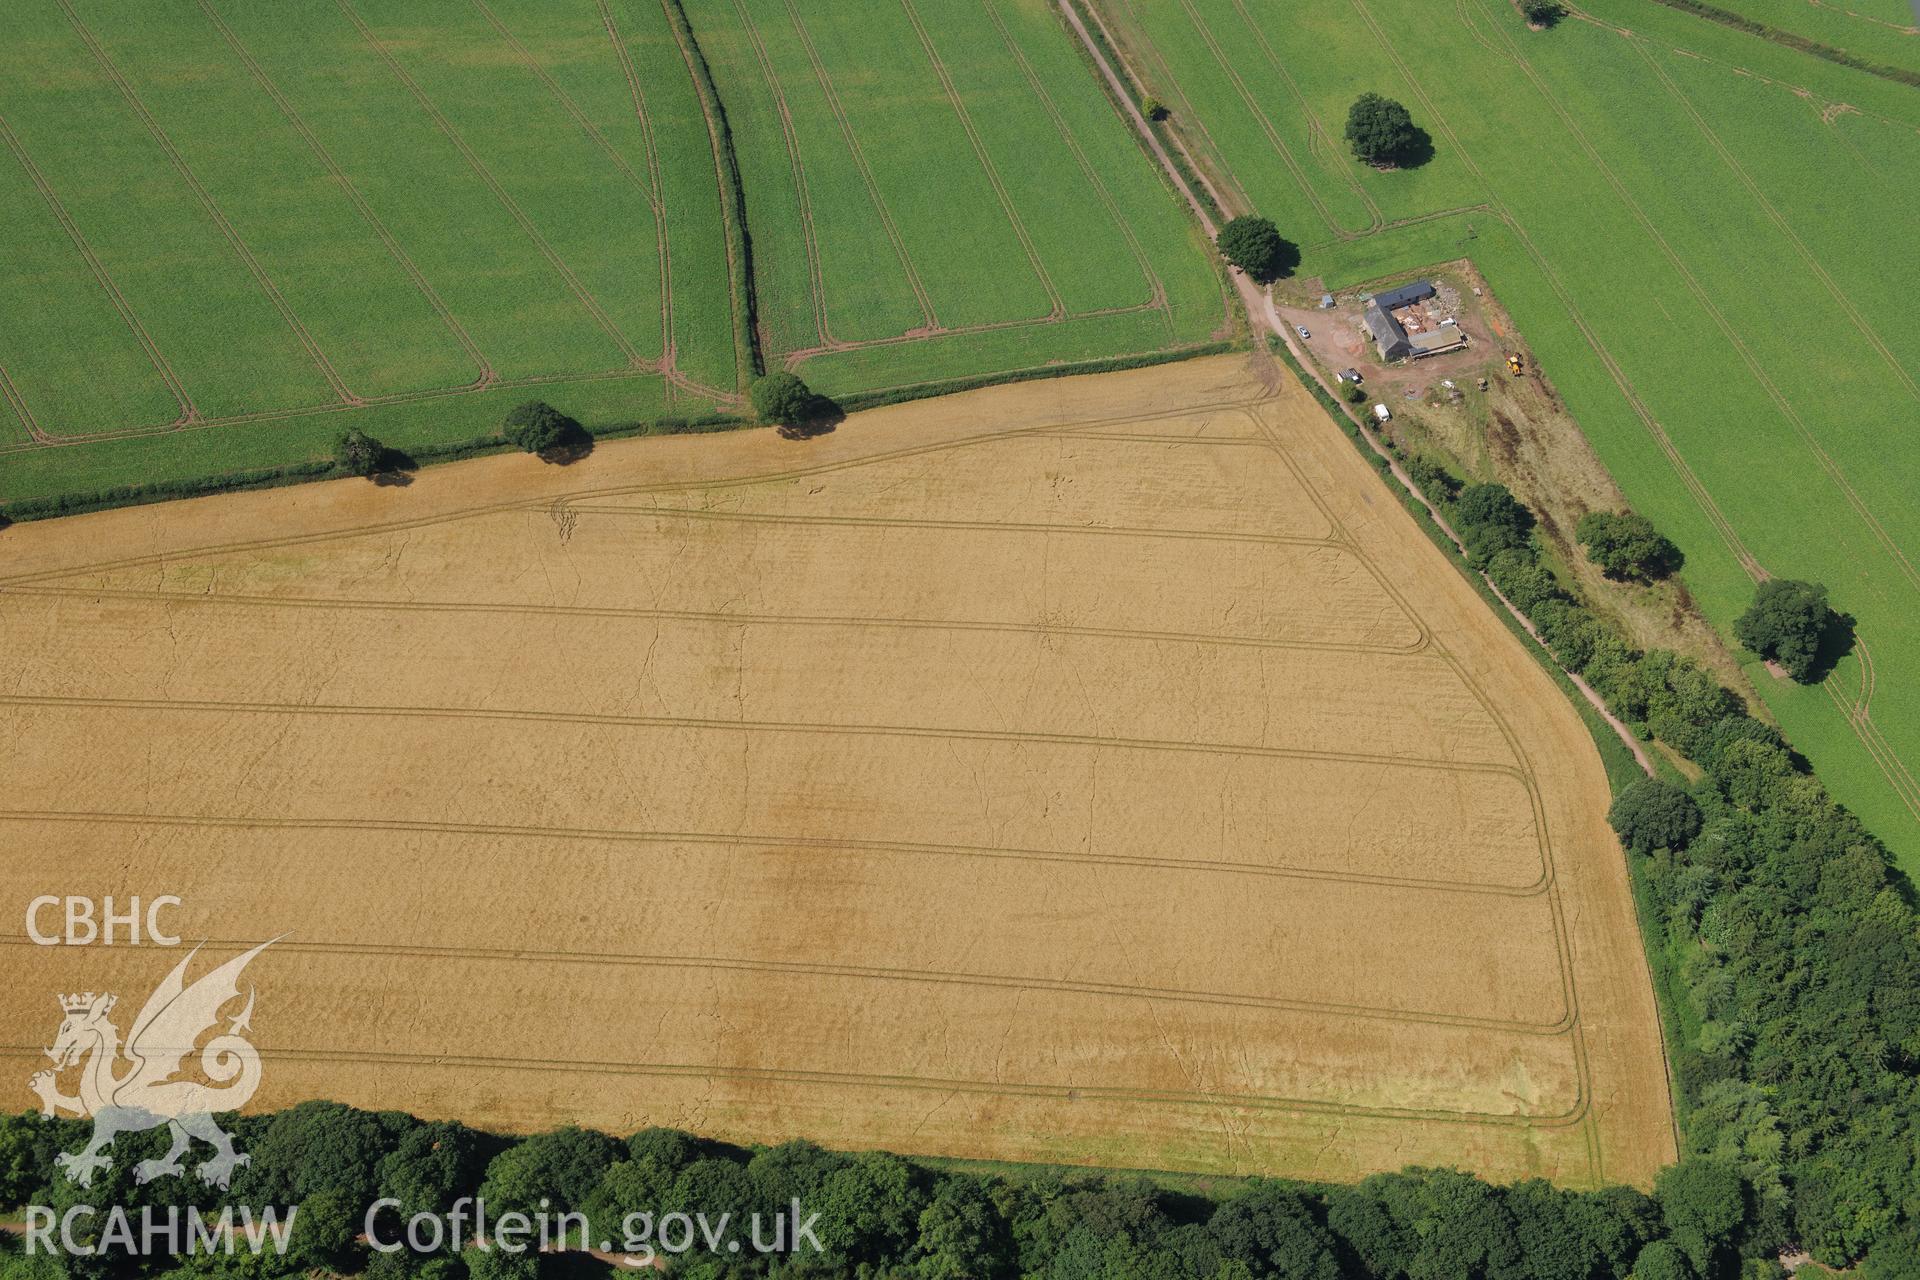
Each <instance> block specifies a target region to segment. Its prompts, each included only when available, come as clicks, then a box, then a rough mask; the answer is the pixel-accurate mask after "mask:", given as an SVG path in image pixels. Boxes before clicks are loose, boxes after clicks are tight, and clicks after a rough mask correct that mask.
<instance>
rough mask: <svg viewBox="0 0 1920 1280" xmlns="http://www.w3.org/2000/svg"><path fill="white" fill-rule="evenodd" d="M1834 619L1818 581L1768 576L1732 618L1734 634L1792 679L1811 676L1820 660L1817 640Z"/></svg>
mask: <svg viewBox="0 0 1920 1280" xmlns="http://www.w3.org/2000/svg"><path fill="white" fill-rule="evenodd" d="M1832 622H1833V610H1832V609H1831V608H1829V607H1828V605H1827V589H1826V588H1825V587H1824V586H1822V585H1820V584H1819V583H1817V582H1801V581H1799V580H1798V579H1794V578H1769V579H1767V580H1766V581H1765V582H1763V583H1761V584H1760V585H1759V587H1758V588H1756V589H1755V591H1754V593H1753V603H1752V604H1751V605H1749V606H1748V607H1747V611H1746V612H1745V613H1743V614H1741V615H1740V616H1739V617H1738V618H1737V619H1735V620H1734V624H1733V634H1734V635H1736V636H1738V637H1739V639H1740V643H1741V644H1743V645H1745V646H1747V648H1749V649H1751V650H1753V651H1754V652H1755V653H1757V654H1759V655H1760V656H1761V657H1763V658H1772V659H1773V660H1774V661H1776V662H1778V663H1779V664H1780V665H1781V666H1783V667H1785V668H1786V669H1787V674H1788V675H1790V676H1792V677H1793V678H1794V679H1795V680H1800V681H1805V680H1806V679H1808V677H1810V676H1811V675H1812V674H1813V672H1814V669H1815V666H1816V664H1817V663H1818V662H1819V659H1820V642H1821V640H1822V639H1823V638H1824V637H1825V636H1826V633H1827V628H1828V627H1829V626H1830V625H1831V624H1832Z"/></svg>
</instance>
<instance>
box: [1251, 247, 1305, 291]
mask: <svg viewBox="0 0 1920 1280" xmlns="http://www.w3.org/2000/svg"><path fill="white" fill-rule="evenodd" d="M1299 267H1300V246H1299V245H1297V244H1295V243H1294V242H1293V241H1291V240H1289V239H1287V238H1286V237H1285V236H1281V237H1280V247H1279V248H1278V249H1277V250H1276V251H1275V252H1274V255H1273V261H1272V262H1271V263H1269V264H1268V267H1267V270H1265V271H1263V272H1261V273H1260V274H1259V275H1257V276H1255V277H1254V279H1255V280H1257V281H1258V282H1259V283H1261V284H1272V283H1273V282H1274V281H1275V280H1286V279H1289V278H1290V277H1291V276H1292V275H1293V273H1294V272H1295V271H1296V270H1298V269H1299Z"/></svg>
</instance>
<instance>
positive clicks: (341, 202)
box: [0, 0, 745, 499]
mask: <svg viewBox="0 0 1920 1280" xmlns="http://www.w3.org/2000/svg"><path fill="white" fill-rule="evenodd" d="M8 16H9V20H10V21H9V31H8V39H7V41H6V43H5V45H4V47H3V48H0V148H3V150H4V154H0V222H4V225H5V226H6V228H7V244H8V253H7V255H6V257H5V259H4V260H3V261H0V274H3V277H4V280H5V290H6V296H7V298H8V300H9V302H10V304H11V305H9V306H8V307H7V308H5V311H4V314H0V369H4V378H3V379H0V389H3V390H4V391H5V393H6V399H7V401H8V408H9V412H8V414H7V420H6V426H5V428H4V429H5V431H6V433H7V434H6V436H5V439H4V441H0V447H3V448H4V449H5V452H4V453H0V499H5V498H15V497H21V496H39V495H45V494H55V493H60V492H65V491H72V490H86V489H98V488H105V487H110V486H114V485H121V484H127V483H132V482H137V481H152V480H156V479H158V480H168V479H175V478H183V477H192V476H196V475H205V474H211V473H219V472H222V471H231V470H236V469H246V468H257V467H269V466H275V465H280V464H284V463H287V462H290V461H298V460H301V459H305V458H309V457H312V456H315V455H316V454H320V453H324V451H325V449H326V448H327V446H328V443H329V442H330V441H331V440H332V438H333V437H334V436H336V435H337V434H338V433H339V432H340V431H341V430H343V429H344V428H345V427H346V426H348V425H358V426H362V427H364V428H366V429H367V430H369V431H372V432H374V433H376V434H378V435H379V436H380V438H382V439H384V440H385V441H386V442H387V443H388V444H390V445H395V446H400V447H419V446H425V445H432V444H435V443H437V442H443V441H448V440H458V439H465V438H471V437H474V436H476V435H480V434H484V433H485V432H486V431H487V430H489V429H490V428H491V427H492V426H493V425H494V424H495V423H497V421H498V420H499V416H500V414H501V412H502V410H503V409H504V408H505V407H506V406H509V405H511V404H513V403H515V402H516V401H518V400H520V399H524V398H526V397H527V396H528V395H529V394H530V392H529V388H531V387H534V386H543V387H544V386H548V385H549V384H551V385H552V390H550V391H548V392H545V393H544V394H547V395H549V396H551V398H553V399H555V400H559V401H564V402H566V404H567V406H568V408H569V409H570V410H572V411H573V412H575V413H577V414H579V415H580V416H582V417H583V418H588V419H589V420H593V419H601V420H605V419H611V418H624V419H638V418H647V417H651V416H657V415H661V414H665V413H668V412H675V413H683V414H685V413H701V412H710V411H711V410H712V409H713V408H714V407H715V405H716V404H718V403H720V402H722V401H725V400H728V399H730V398H731V397H733V396H734V395H735V394H736V393H737V391H738V389H739V383H740V380H741V370H742V368H743V361H744V359H745V352H744V351H742V350H740V349H739V347H740V345H741V344H739V343H737V342H736V340H735V325H734V319H733V318H734V316H735V314H736V313H737V312H738V311H739V310H741V309H742V307H743V305H744V304H743V302H742V300H741V299H742V296H743V290H742V289H738V288H734V287H732V286H731V285H730V280H729V253H728V236H727V232H726V228H725V226H724V223H723V219H724V217H725V216H726V205H725V199H724V196H723V188H722V186H721V183H720V178H719V173H718V169H717V166H716V164H715V155H714V151H713V148H712V145H711V142H710V134H709V130H708V127H707V121H706V116H705V114H704V113H703V111H702V106H701V100H700V96H699V94H698V92H697V90H696V82H695V79H694V73H693V68H692V64H691V62H690V60H689V58H688V56H687V51H686V49H685V48H683V43H684V42H683V41H682V40H681V39H679V38H678V37H677V36H676V33H675V31H674V29H673V27H672V25H671V24H670V22H669V20H668V13H667V11H666V10H664V9H662V8H661V7H660V6H658V5H651V6H650V5H646V4H640V3H625V2H623V0H605V2H604V3H596V4H584V3H583V4H575V5H569V6H566V7H565V8H564V9H554V8H553V7H551V6H546V5H542V4H538V3H534V2H533V0H484V2H481V0H475V3H473V4H471V5H461V6H447V5H441V4H436V3H429V2H427V0H380V2H379V3H359V2H357V0H342V2H341V3H339V4H303V5H296V6H276V7H274V8H273V9H272V10H271V11H269V10H267V9H263V8H261V7H260V6H257V5H245V4H239V3H235V2H234V0H155V2H154V3H151V4H142V5H138V6H129V5H114V4H105V3H99V2H98V0H22V2H21V3H19V4H17V5H13V6H10V7H9V13H8ZM81 138H84V139H85V143H86V145H84V146H80V145H76V142H77V140H79V139H81Z"/></svg>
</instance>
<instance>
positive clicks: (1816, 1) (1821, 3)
mask: <svg viewBox="0 0 1920 1280" xmlns="http://www.w3.org/2000/svg"><path fill="white" fill-rule="evenodd" d="M1807 3H1808V4H1810V5H1812V6H1813V7H1814V8H1816V9H1827V10H1830V11H1831V12H1833V13H1839V14H1845V15H1846V16H1847V17H1849V18H1853V19H1855V20H1857V21H1860V22H1871V23H1873V24H1874V25H1875V26H1877V27H1885V28H1887V29H1888V30H1889V31H1892V32H1895V33H1897V34H1899V35H1903V36H1920V26H1915V25H1914V24H1912V23H1903V22H1888V21H1887V20H1886V19H1885V18H1876V17H1874V16H1873V15H1872V14H1870V13H1860V12H1858V11H1857V10H1853V9H1849V8H1847V7H1846V6H1845V5H1839V4H1828V3H1827V0H1807ZM1914 12H1915V13H1916V14H1920V9H1916V10H1915V11H1914Z"/></svg>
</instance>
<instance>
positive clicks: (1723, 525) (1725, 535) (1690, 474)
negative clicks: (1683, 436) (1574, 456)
mask: <svg viewBox="0 0 1920 1280" xmlns="http://www.w3.org/2000/svg"><path fill="white" fill-rule="evenodd" d="M1351 3H1352V4H1353V7H1354V9H1355V10H1356V11H1357V12H1358V14H1359V15H1360V18H1361V20H1362V21H1363V22H1365V23H1366V24H1367V26H1368V28H1369V29H1370V30H1371V31H1372V32H1373V34H1374V38H1375V41H1376V42H1377V43H1378V44H1379V46H1380V48H1381V50H1382V51H1383V52H1385V53H1386V55H1387V57H1388V58H1389V59H1391V60H1392V61H1393V63H1394V64H1395V65H1396V66H1397V67H1399V68H1400V71H1401V74H1402V75H1403V76H1405V77H1406V80H1407V83H1408V85H1409V87H1410V88H1411V89H1412V91H1413V93H1414V94H1415V96H1417V97H1418V98H1419V99H1420V103H1421V106H1422V107H1423V108H1424V109H1425V111H1426V112H1427V114H1428V115H1429V116H1430V117H1431V118H1432V119H1433V121H1434V123H1435V124H1436V125H1437V126H1438V127H1439V129H1440V131H1441V132H1442V133H1443V134H1444V135H1445V136H1446V138H1447V140H1448V141H1449V142H1451V143H1452V144H1453V147H1454V150H1455V151H1456V152H1457V153H1458V154H1459V156H1460V160H1461V163H1462V164H1463V165H1465V166H1466V168H1467V170H1468V171H1469V172H1470V173H1472V174H1473V176H1474V178H1475V180H1477V181H1478V182H1479V183H1480V186H1481V189H1482V190H1483V191H1484V192H1485V193H1486V195H1487V198H1488V201H1489V203H1490V205H1491V207H1492V209H1493V211H1494V212H1495V213H1496V214H1497V215H1498V216H1499V218H1500V219H1501V221H1502V223H1504V224H1505V225H1506V227H1507V228H1508V230H1510V231H1511V232H1512V233H1513V235H1514V237H1515V239H1517V240H1518V241H1519V243H1520V244H1521V246H1522V247H1523V248H1525V249H1526V251H1527V254H1528V256H1529V257H1531V258H1532V259H1533V261H1534V264H1535V266H1536V267H1537V268H1538V269H1539V271H1540V273H1541V276H1542V278H1544V279H1545V280H1546V281H1547V285H1548V287H1549V288H1551V289H1552V290H1553V291H1554V294H1555V296H1556V297H1558V298H1559V300H1560V302H1561V305H1562V307H1563V308H1564V309H1565V311H1566V314H1567V317H1568V318H1569V319H1570V320H1572V321H1573V323H1574V325H1575V326H1576V327H1577V328H1578V329H1579V330H1580V333H1581V336H1582V337H1584V338H1585V339H1586V340H1587V345H1588V346H1589V347H1590V348H1591V349H1592V350H1593V353H1594V355H1595V356H1596V357H1597V358H1598V359H1599V360H1600V362H1601V365H1602V366H1603V367H1604V368H1605V369H1606V370H1607V373H1608V376H1609V377H1610V378H1611V379H1612V380H1613V383H1614V386H1615V387H1616V388H1617V389H1618V390H1619V391H1620V394H1621V396H1622V397H1623V398H1624V399H1625V400H1626V401H1627V404H1628V406H1629V407H1631V408H1632V409H1633V411H1634V413H1635V415H1636V416H1638V417H1639V419H1640V421H1641V423H1642V425H1643V426H1645V428H1646V429H1647V433H1648V435H1649V437H1650V438H1652V440H1653V441H1654V443H1655V445H1657V446H1658V447H1659V449H1660V451H1661V453H1662V454H1663V455H1664V456H1665V457H1666V459H1667V462H1668V464H1669V465H1670V466H1671V467H1672V468H1673V471H1674V474H1675V475H1676V476H1677V477H1678V478H1679V480H1680V482H1681V483H1682V485H1684V486H1685V487H1686V489H1687V492H1688V493H1689V494H1690V495H1691V496H1692V498H1693V500H1694V503H1695V505H1696V506H1698V507H1699V509H1700V511H1701V514H1702V515H1704V516H1705V517H1706V518H1707V521H1708V523H1709V524H1711V525H1712V526H1713V528H1714V530H1715V532H1717V533H1718V534H1719V535H1720V539H1721V541H1722V542H1723V543H1724V544H1725V545H1726V547H1727V550H1728V551H1729V552H1730V553H1731V554H1732V555H1733V557H1734V559H1735V561H1737V562H1738V563H1739V565H1740V567H1741V568H1742V569H1744V570H1745V571H1746V573H1747V575H1748V576H1749V577H1750V578H1752V579H1753V580H1754V581H1756V582H1759V581H1763V580H1764V579H1766V578H1767V577H1768V576H1769V574H1768V573H1767V571H1766V569H1765V568H1764V567H1762V565H1761V564H1760V561H1759V559H1758V558H1757V557H1755V556H1754V554H1753V553H1752V551H1750V550H1749V549H1748V548H1747V545H1746V543H1745V542H1744V541H1743V540H1742V539H1741V537H1740V534H1739V532H1738V531H1737V530H1736V529H1735V528H1734V527H1733V524H1732V522H1731V521H1730V520H1728V519H1727V517H1726V515H1725V513H1724V512H1722V511H1721V510H1720V506H1719V503H1717V502H1716V501H1715V500H1714V498H1713V495H1712V494H1711V493H1709V492H1708V491H1707V488H1706V485H1705V484H1704V483H1702V481H1701V480H1700V478H1699V476H1698V475H1697V474H1696V473H1695V472H1694V470H1693V468H1692V466H1691V465H1690V464H1689V463H1688V462H1687V460H1686V458H1685V457H1684V456H1683V455H1682V454H1681V453H1680V450H1679V448H1678V446H1676V445H1675V444H1674V443H1673V439H1672V437H1671V436H1669V435H1668V434H1667V431H1666V429H1665V428H1664V427H1663V426H1661V425H1660V422H1659V420H1658V419H1657V418H1656V417H1654V415H1653V412H1652V410H1651V409H1649V408H1648V407H1647V405H1646V403H1645V402H1644V401H1643V400H1641V398H1640V395H1639V393H1638V391H1636V390H1635V389H1634V386H1633V383H1632V381H1631V380H1630V379H1629V378H1628V377H1627V376H1626V372H1625V370H1624V369H1622V368H1621V367H1620V364H1619V362H1618V361H1617V360H1616V359H1615V358H1614V356H1613V353H1612V352H1611V351H1610V350H1608V348H1607V346H1606V344H1605V343H1604V342H1602V341H1601V340H1600V336H1599V334H1598V333H1597V332H1596V331H1595V330H1594V329H1593V326H1592V324H1591V323H1590V322H1589V321H1588V320H1587V318H1586V316H1585V315H1584V313H1582V312H1581V310H1580V308H1579V306H1578V304H1577V303H1576V302H1575V301H1574V298H1573V295H1572V293H1571V292H1570V291H1569V290H1568V289H1567V286H1566V284H1565V282H1564V281H1563V280H1561V278H1560V275H1559V272H1558V271H1557V270H1556V269H1555V268H1554V266H1553V264H1552V262H1551V260H1550V259H1549V258H1548V257H1547V255H1546V254H1545V253H1544V252H1543V251H1542V250H1541V249H1540V247H1539V246H1538V245H1537V244H1535V243H1534V241H1533V237H1532V236H1531V235H1530V234H1529V233H1528V232H1527V230H1526V228H1525V227H1524V226H1523V225H1522V224H1521V222H1520V220H1519V219H1518V218H1517V217H1515V216H1514V214H1513V212H1512V210H1510V209H1509V208H1508V207H1507V206H1506V204H1505V203H1504V202H1502V201H1501V200H1500V198H1499V196H1498V195H1497V194H1496V193H1495V192H1494V189H1493V186H1492V184H1491V183H1490V182H1489V181H1488V180H1487V177H1486V175H1485V173H1484V172H1483V171H1482V170H1481V168H1480V166H1479V164H1478V162H1477V161H1475V160H1474V158H1473V156H1472V155H1471V153H1469V152H1468V151H1467V149H1466V148H1465V146H1463V145H1462V144H1461V141H1460V138H1459V136H1458V135H1457V134H1455V133H1454V131H1453V127H1452V126H1451V125H1450V124H1449V123H1448V122H1447V119H1446V117H1445V116H1444V115H1443V114H1441V112H1440V110H1439V109H1438V107H1437V106H1436V105H1435V104H1434V102H1433V99H1432V98H1431V97H1430V96H1428V94H1427V92H1426V90H1425V88H1424V86H1422V85H1421V83H1420V82H1419V80H1418V79H1417V78H1415V77H1414V75H1413V71H1412V68H1410V67H1408V66H1407V65H1406V62H1405V61H1404V60H1403V59H1402V58H1401V57H1400V55H1399V52H1398V51H1397V50H1395V49H1394V47H1393V45H1392V43H1391V41H1390V40H1389V39H1388V38H1387V34H1386V32H1385V31H1384V30H1383V29H1382V28H1381V27H1380V25H1379V23H1378V22H1377V21H1376V20H1375V19H1374V17H1373V15H1372V13H1371V12H1370V11H1369V10H1368V9H1367V7H1366V3H1365V0H1351ZM1456 3H1458V4H1459V6H1460V8H1459V13H1460V17H1461V20H1462V21H1463V22H1464V23H1466V24H1467V26H1468V28H1469V30H1471V31H1474V34H1475V36H1476V38H1480V37H1479V33H1478V32H1477V30H1475V29H1474V28H1475V24H1474V20H1473V18H1472V17H1471V15H1470V14H1468V12H1467V10H1466V8H1465V4H1466V0H1456ZM1621 30H1622V34H1626V35H1632V34H1633V33H1631V32H1627V31H1625V30H1624V29H1621ZM1483 43H1484V40H1483ZM1529 71H1530V68H1529ZM1536 85H1537V81H1536ZM1542 92H1546V91H1545V90H1544V89H1542ZM1548 96H1549V97H1551V94H1549V95H1548ZM1554 105H1555V108H1556V109H1560V108H1559V104H1558V102H1557V101H1556V102H1555V104H1554ZM1563 114H1564V112H1563ZM1581 141H1582V142H1583V144H1584V143H1585V138H1584V137H1582V139H1581ZM1609 176H1611V175H1609ZM1662 247H1663V248H1664V247H1666V246H1665V245H1664V242H1663V245H1662ZM1669 252H1671V250H1670V249H1669ZM1840 706H1841V710H1842V713H1843V714H1845V715H1846V716H1847V720H1848V724H1849V726H1850V727H1851V728H1852V729H1853V732H1854V734H1855V736H1856V737H1858V738H1859V739H1860V741H1861V744H1862V745H1863V746H1864V747H1865V748H1866V749H1867V751H1868V753H1869V754H1870V755H1873V756H1874V758H1875V760H1876V762H1878V761H1880V760H1881V759H1882V756H1881V754H1880V752H1879V750H1878V749H1877V745H1884V743H1885V739H1884V737H1883V736H1881V734H1880V731H1879V728H1878V726H1876V725H1874V724H1873V722H1872V719H1871V717H1870V716H1866V715H1861V716H1858V717H1856V716H1854V715H1852V714H1850V713H1848V711H1847V708H1846V706H1845V705H1844V702H1842V703H1841V704H1840ZM1870 738H1871V739H1873V741H1869V739H1870ZM1887 758H1889V759H1891V760H1892V762H1893V764H1894V765H1897V766H1899V770H1900V772H1901V773H1903V774H1904V773H1905V772H1906V771H1905V766H1904V765H1903V764H1900V762H1899V759H1898V755H1897V753H1893V752H1891V751H1890V750H1889V751H1888V752H1887ZM1880 767H1881V769H1882V772H1886V773H1889V781H1890V782H1894V791H1895V794H1896V796H1897V798H1899V799H1900V800H1901V802H1902V803H1903V804H1904V805H1905V806H1906V807H1907V809H1908V810H1909V812H1911V813H1912V814H1913V816H1914V817H1915V818H1916V819H1920V796H1914V797H1912V798H1910V797H1909V794H1908V792H1907V791H1906V789H1905V788H1904V787H1903V786H1902V785H1901V783H1899V782H1898V781H1895V779H1894V778H1893V777H1892V776H1891V773H1890V770H1889V766H1888V765H1887V764H1884V763H1882V764H1881V766H1880ZM1907 776H1908V777H1909V778H1910V777H1911V775H1907Z"/></svg>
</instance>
